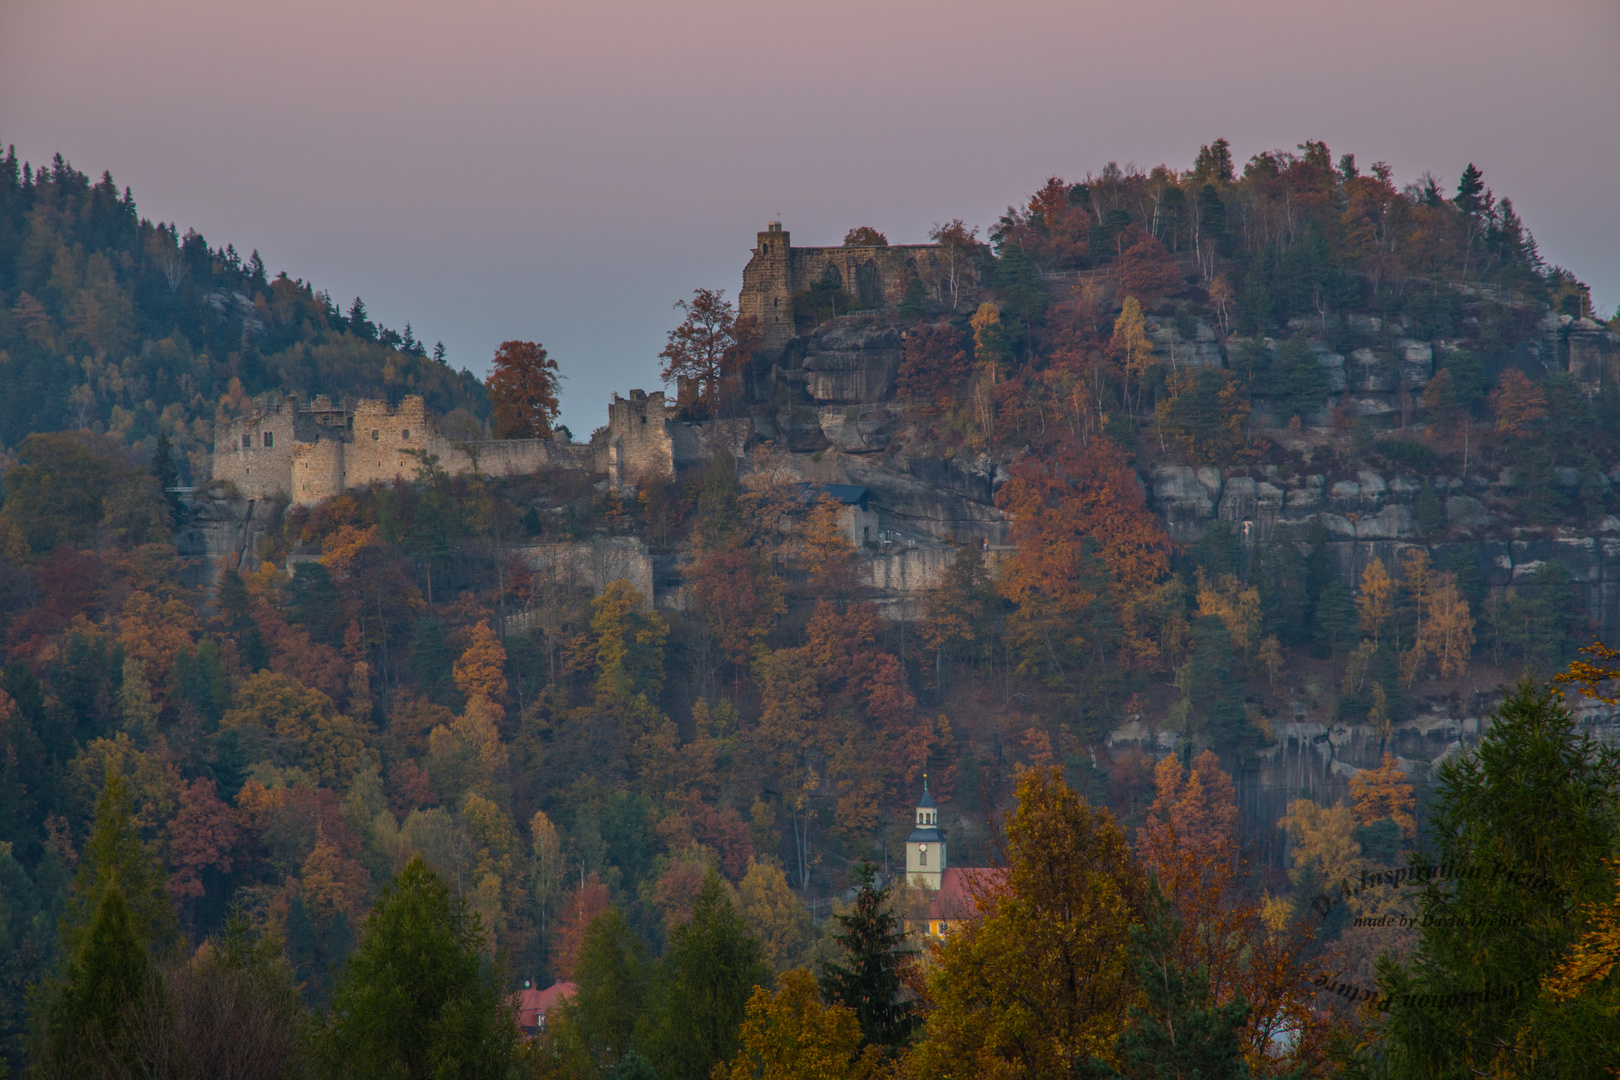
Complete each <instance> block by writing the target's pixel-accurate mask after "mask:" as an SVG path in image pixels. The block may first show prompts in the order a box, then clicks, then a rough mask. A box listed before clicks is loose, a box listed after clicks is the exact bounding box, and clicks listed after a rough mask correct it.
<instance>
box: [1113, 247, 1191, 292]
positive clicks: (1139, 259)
mask: <svg viewBox="0 0 1620 1080" xmlns="http://www.w3.org/2000/svg"><path fill="white" fill-rule="evenodd" d="M1182 284H1183V279H1182V273H1181V268H1180V267H1179V266H1177V265H1176V261H1175V259H1174V258H1173V257H1172V256H1171V255H1170V252H1169V249H1167V248H1166V247H1165V246H1164V245H1163V244H1161V243H1160V242H1159V241H1158V240H1156V239H1155V238H1154V237H1152V236H1150V235H1148V234H1147V233H1146V232H1144V233H1142V235H1141V238H1140V239H1138V240H1137V241H1136V242H1135V243H1133V244H1131V245H1130V246H1129V247H1127V248H1126V249H1125V254H1124V255H1122V256H1120V260H1119V287H1120V290H1121V291H1123V292H1124V293H1126V294H1127V295H1130V296H1146V297H1154V296H1163V295H1164V294H1166V293H1169V292H1174V291H1176V290H1177V289H1179V288H1181V286H1182Z"/></svg>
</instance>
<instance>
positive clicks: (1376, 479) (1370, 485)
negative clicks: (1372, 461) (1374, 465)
mask: <svg viewBox="0 0 1620 1080" xmlns="http://www.w3.org/2000/svg"><path fill="white" fill-rule="evenodd" d="M1356 482H1357V483H1359V484H1360V485H1361V497H1362V498H1363V499H1376V500H1377V501H1378V502H1380V503H1382V502H1383V501H1384V496H1385V495H1386V494H1387V493H1388V492H1389V488H1388V487H1387V486H1385V484H1384V478H1383V477H1382V476H1379V475H1378V474H1377V473H1375V472H1373V471H1372V470H1371V469H1361V470H1360V471H1358V472H1357V473H1356Z"/></svg>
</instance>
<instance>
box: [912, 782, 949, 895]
mask: <svg viewBox="0 0 1620 1080" xmlns="http://www.w3.org/2000/svg"><path fill="white" fill-rule="evenodd" d="M916 813H917V821H916V825H915V827H913V828H912V830H911V836H910V837H909V838H907V840H906V880H907V881H908V882H910V883H911V884H913V885H919V886H923V887H925V888H929V889H933V890H934V891H935V892H938V891H939V886H940V879H941V876H942V875H943V874H944V873H945V834H944V833H942V832H940V831H939V810H938V808H937V807H935V806H934V800H933V798H932V797H931V796H930V795H929V794H928V774H927V773H924V774H923V793H922V798H921V799H919V800H917V811H916Z"/></svg>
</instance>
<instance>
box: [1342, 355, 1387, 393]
mask: <svg viewBox="0 0 1620 1080" xmlns="http://www.w3.org/2000/svg"><path fill="white" fill-rule="evenodd" d="M1349 369H1350V372H1351V374H1350V389H1352V390H1359V391H1361V392H1362V393H1366V394H1387V393H1389V392H1391V391H1392V390H1394V389H1395V386H1396V383H1397V381H1398V380H1397V379H1396V377H1395V371H1394V369H1395V365H1394V363H1393V362H1392V361H1390V360H1386V359H1385V358H1384V357H1381V356H1379V355H1378V354H1377V353H1375V352H1373V351H1372V350H1371V349H1357V350H1355V351H1354V352H1352V353H1351V354H1350V364H1349Z"/></svg>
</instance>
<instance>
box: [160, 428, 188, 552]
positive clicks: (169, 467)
mask: <svg viewBox="0 0 1620 1080" xmlns="http://www.w3.org/2000/svg"><path fill="white" fill-rule="evenodd" d="M152 475H153V476H155V477H157V482H158V487H159V488H160V489H161V490H162V492H163V500H164V501H165V502H167V503H168V504H169V516H170V518H172V519H173V521H174V524H175V527H176V528H178V527H179V526H181V525H183V524H184V523H185V520H186V508H185V506H184V505H183V504H182V503H181V502H180V495H179V493H178V492H175V491H171V490H169V489H170V488H175V487H179V486H180V467H179V466H178V465H176V464H175V462H174V444H173V443H171V442H169V433H168V432H166V431H165V432H161V433H160V434H159V435H158V440H157V447H156V449H154V450H153V451H152Z"/></svg>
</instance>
